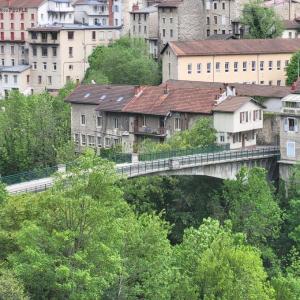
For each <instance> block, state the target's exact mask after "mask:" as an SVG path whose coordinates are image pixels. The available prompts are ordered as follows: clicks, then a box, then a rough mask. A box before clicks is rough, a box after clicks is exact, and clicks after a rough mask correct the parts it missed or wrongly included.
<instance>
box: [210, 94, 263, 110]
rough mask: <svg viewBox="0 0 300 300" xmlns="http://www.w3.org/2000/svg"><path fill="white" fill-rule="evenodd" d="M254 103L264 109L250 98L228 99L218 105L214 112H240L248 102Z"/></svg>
mask: <svg viewBox="0 0 300 300" xmlns="http://www.w3.org/2000/svg"><path fill="white" fill-rule="evenodd" d="M250 101H252V102H254V103H256V104H257V105H259V106H261V107H262V108H264V106H263V105H261V104H259V103H258V102H257V101H255V100H254V99H252V98H250V97H238V96H236V97H228V98H227V99H226V100H224V101H222V102H221V103H220V104H218V105H217V106H216V107H215V108H214V109H213V111H216V112H218V111H219V112H235V111H236V110H238V109H239V108H241V107H242V106H243V105H244V104H246V103H248V102H250Z"/></svg>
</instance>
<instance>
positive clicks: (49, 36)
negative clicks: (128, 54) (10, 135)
mask: <svg viewBox="0 0 300 300" xmlns="http://www.w3.org/2000/svg"><path fill="white" fill-rule="evenodd" d="M29 33H30V37H29V41H28V42H29V63H30V65H31V66H32V70H31V85H32V88H33V90H34V92H35V93H36V92H41V91H43V90H45V89H47V90H50V91H51V90H58V89H60V88H62V87H63V86H64V85H65V84H66V83H67V82H68V81H74V82H76V83H79V82H81V80H82V79H83V78H84V75H85V72H86V70H87V68H88V57H89V55H90V54H91V53H92V51H93V50H94V49H95V48H96V47H97V46H98V45H104V46H106V45H108V44H109V43H110V42H112V41H113V40H116V39H118V38H119V36H120V28H116V27H98V26H84V25H68V26H67V25H64V26H50V27H47V26H43V27H35V28H31V29H30V30H29Z"/></svg>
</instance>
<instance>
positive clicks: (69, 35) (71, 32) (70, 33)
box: [68, 31, 74, 40]
mask: <svg viewBox="0 0 300 300" xmlns="http://www.w3.org/2000/svg"><path fill="white" fill-rule="evenodd" d="M73 39H74V31H68V40H73Z"/></svg>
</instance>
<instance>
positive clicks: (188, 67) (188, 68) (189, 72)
mask: <svg viewBox="0 0 300 300" xmlns="http://www.w3.org/2000/svg"><path fill="white" fill-rule="evenodd" d="M192 70H193V65H192V64H188V65H187V73H188V74H192Z"/></svg>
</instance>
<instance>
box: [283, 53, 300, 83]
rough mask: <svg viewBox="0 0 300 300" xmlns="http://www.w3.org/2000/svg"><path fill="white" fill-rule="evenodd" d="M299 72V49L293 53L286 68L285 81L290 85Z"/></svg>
mask: <svg viewBox="0 0 300 300" xmlns="http://www.w3.org/2000/svg"><path fill="white" fill-rule="evenodd" d="M299 74H300V51H298V52H296V53H294V54H293V56H292V57H291V59H290V61H289V64H288V65H287V68H286V77H287V79H286V83H287V84H288V85H292V84H293V83H294V82H295V81H296V80H297V79H298V75H299Z"/></svg>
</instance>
